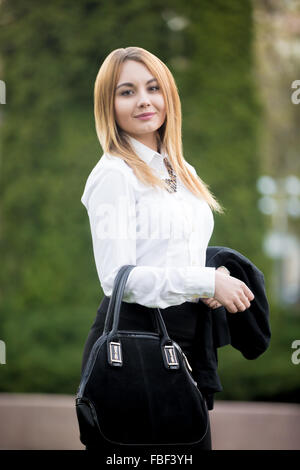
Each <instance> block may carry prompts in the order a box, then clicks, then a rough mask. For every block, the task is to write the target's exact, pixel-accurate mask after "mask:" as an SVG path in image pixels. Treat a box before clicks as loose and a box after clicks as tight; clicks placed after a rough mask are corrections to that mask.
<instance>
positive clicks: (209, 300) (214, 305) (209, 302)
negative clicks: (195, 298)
mask: <svg viewBox="0 0 300 470" xmlns="http://www.w3.org/2000/svg"><path fill="white" fill-rule="evenodd" d="M217 271H221V272H222V273H224V274H226V276H230V274H229V272H228V271H227V270H226V269H224V268H223V266H220V267H219V268H217ZM201 300H202V302H204V303H205V304H206V305H208V306H209V307H210V308H212V309H215V308H218V307H221V306H222V304H221V303H220V302H218V301H217V300H216V299H215V298H214V297H209V298H205V297H203V298H201Z"/></svg>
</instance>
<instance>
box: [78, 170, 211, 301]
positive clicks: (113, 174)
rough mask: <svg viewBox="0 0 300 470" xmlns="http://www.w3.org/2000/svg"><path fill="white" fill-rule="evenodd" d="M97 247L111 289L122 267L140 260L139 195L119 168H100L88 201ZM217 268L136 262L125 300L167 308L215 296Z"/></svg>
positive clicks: (105, 287)
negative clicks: (137, 237) (139, 263)
mask: <svg viewBox="0 0 300 470" xmlns="http://www.w3.org/2000/svg"><path fill="white" fill-rule="evenodd" d="M83 203H84V205H85V206H86V208H87V210H88V214H89V220H90V227H91V234H92V241H93V252H94V257H95V264H96V268H97V272H98V277H99V280H100V284H101V287H102V289H103V292H104V294H105V295H106V296H108V297H110V296H111V294H112V289H113V283H114V279H115V277H116V275H117V273H118V271H119V269H120V268H121V266H123V265H126V264H130V265H136V215H135V195H134V189H133V186H132V184H130V181H129V178H128V177H127V175H126V174H125V172H123V171H122V170H120V169H119V168H117V169H115V168H112V169H109V170H107V169H106V170H105V171H102V172H100V175H98V177H97V179H96V181H95V182H94V184H93V185H91V186H90V188H89V191H88V194H87V195H85V202H83ZM214 291H215V268H212V267H199V266H184V267H156V266H136V267H135V268H133V269H132V271H131V272H130V274H129V276H128V279H127V282H126V286H125V290H124V296H123V301H125V302H129V303H138V304H140V305H144V306H146V307H152V308H156V307H160V308H167V307H169V306H171V305H180V304H182V303H184V302H186V301H187V300H191V298H192V297H195V296H198V297H213V296H214Z"/></svg>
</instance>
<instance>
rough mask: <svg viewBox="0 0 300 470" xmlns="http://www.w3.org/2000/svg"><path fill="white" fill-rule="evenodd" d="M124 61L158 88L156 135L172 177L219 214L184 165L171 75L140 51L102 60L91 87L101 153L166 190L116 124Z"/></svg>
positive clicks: (132, 49)
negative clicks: (162, 111) (161, 114)
mask: <svg viewBox="0 0 300 470" xmlns="http://www.w3.org/2000/svg"><path fill="white" fill-rule="evenodd" d="M126 60H135V61H137V62H140V63H142V64H144V65H145V66H146V67H147V68H148V70H149V71H150V72H152V74H153V76H154V77H155V78H156V79H157V81H158V84H159V85H160V88H161V90H162V93H163V97H164V100H165V107H166V119H165V122H164V123H163V125H162V126H161V127H160V128H159V129H158V131H157V134H158V137H159V140H160V143H161V146H162V148H163V149H164V150H165V152H166V153H167V155H168V157H169V159H170V162H171V165H172V167H173V169H174V171H175V173H176V175H178V176H179V178H180V179H181V180H182V182H183V183H184V185H185V186H186V187H187V188H188V189H190V191H191V192H192V193H193V194H195V196H197V197H201V198H204V199H205V200H206V201H207V203H208V204H209V206H210V207H211V209H213V210H215V211H217V212H220V213H222V212H223V208H222V207H221V206H220V204H219V203H218V202H217V200H216V199H215V198H214V196H213V195H212V193H211V192H210V191H209V189H208V185H206V184H205V183H204V182H203V181H202V180H201V179H200V178H199V176H197V175H194V174H193V172H192V171H191V170H190V169H189V168H188V166H187V165H186V164H185V159H184V157H183V152H182V137H181V122H182V117H181V103H180V98H179V94H178V90H177V86H176V83H175V80H174V78H173V75H172V73H171V72H170V70H169V69H168V67H167V66H166V65H165V64H164V63H163V62H162V61H161V60H160V59H159V58H158V57H156V56H155V55H153V54H152V53H151V52H148V51H147V50H145V49H142V48H141V47H126V48H120V49H115V50H114V51H112V52H111V53H110V54H109V55H108V56H107V57H106V59H105V60H104V62H103V63H102V65H101V67H100V69H99V72H98V74H97V78H96V81H95V87H94V115H95V125H96V132H97V136H98V139H99V141H100V145H101V147H102V149H103V151H104V152H105V153H108V154H111V155H114V156H116V157H120V158H122V159H123V160H124V161H125V162H126V163H127V165H129V166H130V168H131V169H132V170H133V172H134V174H135V176H136V177H137V178H138V179H139V180H140V181H141V182H142V183H144V184H146V185H151V186H153V187H155V186H159V187H162V188H166V184H165V182H164V180H161V179H160V178H158V177H157V176H155V174H154V173H153V172H152V170H151V168H150V166H149V165H147V163H146V162H144V161H143V160H142V159H141V158H140V157H139V156H138V155H137V154H136V152H135V151H134V149H133V148H132V145H131V144H130V141H129V139H128V138H127V134H126V133H125V132H124V131H123V130H122V129H121V128H120V127H119V126H118V124H117V123H116V119H115V111H114V97H115V88H116V86H117V81H118V79H119V75H120V69H121V65H122V64H123V63H124V62H125V61H126Z"/></svg>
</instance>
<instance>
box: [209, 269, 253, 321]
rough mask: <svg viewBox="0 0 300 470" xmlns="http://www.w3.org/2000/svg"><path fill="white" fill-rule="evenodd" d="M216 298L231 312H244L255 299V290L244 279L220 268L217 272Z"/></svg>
mask: <svg viewBox="0 0 300 470" xmlns="http://www.w3.org/2000/svg"><path fill="white" fill-rule="evenodd" d="M215 276H216V277H215V299H216V300H217V301H218V302H219V303H220V304H222V305H223V306H224V307H225V308H226V310H227V311H228V312H230V313H237V312H244V311H245V310H246V309H247V308H249V307H250V301H251V300H253V299H254V295H253V292H251V290H250V289H249V287H248V286H246V284H245V283H244V282H243V281H240V280H239V279H237V278H236V277H233V276H228V275H226V274H224V273H222V272H221V271H220V270H216V274H215Z"/></svg>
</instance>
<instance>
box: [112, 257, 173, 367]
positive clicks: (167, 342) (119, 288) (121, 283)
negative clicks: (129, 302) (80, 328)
mask: <svg viewBox="0 0 300 470" xmlns="http://www.w3.org/2000/svg"><path fill="white" fill-rule="evenodd" d="M134 267H135V266H134V265H124V266H122V267H121V268H120V269H119V271H118V274H117V275H116V278H115V281H114V286H113V292H112V295H111V298H110V302H109V306H108V310H107V315H106V319H105V325H104V330H103V332H104V333H107V334H108V341H107V347H108V360H109V363H110V364H111V365H114V366H115V365H117V366H121V365H122V363H123V361H122V354H121V343H120V340H119V338H118V327H119V320H120V308H121V302H122V299H123V295H124V290H125V285H126V281H127V278H128V276H129V273H130V272H131V271H132V269H133V268H134ZM154 315H155V319H156V322H157V325H158V327H159V330H160V333H161V336H162V341H161V346H162V349H163V359H164V363H165V366H166V367H167V368H168V369H178V367H179V363H178V360H177V357H176V349H175V347H174V346H173V342H172V340H171V339H170V337H169V335H168V332H167V328H166V325H165V322H164V320H163V318H162V315H161V312H160V309H159V308H158V307H157V308H156V309H154ZM111 319H112V320H113V324H112V329H111V330H110V331H109V325H110V324H111ZM115 339H116V341H114V340H115ZM113 356H114V358H115V359H114V358H113Z"/></svg>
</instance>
